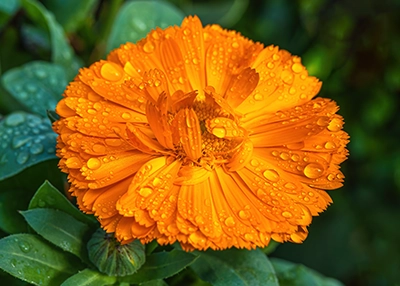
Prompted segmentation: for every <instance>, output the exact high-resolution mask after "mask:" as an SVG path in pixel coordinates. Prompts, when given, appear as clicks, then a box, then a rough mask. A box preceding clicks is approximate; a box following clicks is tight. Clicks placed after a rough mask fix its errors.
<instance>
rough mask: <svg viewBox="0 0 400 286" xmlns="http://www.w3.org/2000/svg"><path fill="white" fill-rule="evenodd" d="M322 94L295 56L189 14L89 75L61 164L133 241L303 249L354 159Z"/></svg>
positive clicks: (77, 87)
mask: <svg viewBox="0 0 400 286" xmlns="http://www.w3.org/2000/svg"><path fill="white" fill-rule="evenodd" d="M320 88H321V82H319V81H318V79H317V78H315V77H311V76H309V75H308V73H307V71H306V69H305V67H304V66H303V65H302V64H301V62H300V58H298V57H296V56H292V55H291V54H290V53H288V52H287V51H284V50H280V49H279V48H278V47H275V46H268V47H263V45H262V44H260V43H254V42H253V41H251V40H249V39H247V38H245V37H243V36H241V35H240V34H239V33H237V32H234V31H227V30H224V29H222V28H221V27H220V26H218V25H211V26H206V27H203V26H202V24H201V22H200V20H199V19H198V18H197V17H188V18H186V19H184V20H183V23H182V25H181V27H169V28H167V29H165V30H161V29H159V28H157V29H155V30H153V31H151V32H150V33H149V34H148V36H147V37H146V38H145V39H142V40H141V41H139V42H138V43H137V44H132V43H127V44H125V45H122V46H121V47H120V48H118V49H116V50H114V51H112V52H111V53H110V54H109V56H108V58H107V60H102V61H99V62H96V63H94V64H93V65H91V66H90V67H89V68H84V69H81V71H80V73H79V75H78V76H77V77H76V78H75V80H74V81H73V82H71V83H70V85H69V86H68V87H67V89H66V91H65V93H64V99H62V100H61V101H60V102H59V104H58V106H57V113H58V114H59V115H60V117H61V119H60V120H58V121H57V122H55V123H54V130H55V131H56V132H57V133H58V134H59V135H60V136H59V137H58V144H57V149H58V150H57V154H58V156H59V157H60V158H61V160H60V164H59V165H60V167H61V169H62V171H64V172H66V173H68V178H69V182H70V183H71V187H70V192H71V194H72V195H74V196H76V198H77V201H78V204H79V207H80V209H81V210H82V211H84V212H86V213H93V214H94V215H95V216H96V217H97V218H98V220H99V221H100V223H101V225H102V227H103V228H104V229H105V230H106V231H107V232H113V233H115V236H116V238H117V239H118V240H120V241H121V242H122V243H128V242H131V241H132V240H134V239H140V240H141V241H142V242H143V243H147V242H149V241H151V240H154V239H157V241H158V242H159V243H160V244H170V243H174V242H175V241H179V243H180V244H181V245H182V247H183V248H184V249H187V250H191V249H200V250H204V249H207V248H212V249H225V248H229V247H238V248H247V249H251V248H255V247H256V246H259V247H264V246H266V245H268V243H269V241H270V240H271V239H273V240H275V241H278V242H283V241H291V242H296V243H300V242H302V241H303V240H304V239H305V238H306V237H307V234H308V231H307V226H308V225H309V224H310V223H311V220H312V217H313V216H316V215H318V213H320V212H322V211H323V210H325V209H326V207H327V206H328V205H329V204H330V203H331V202H332V201H331V198H330V197H329V195H328V194H327V193H326V192H325V191H324V190H332V189H336V188H339V187H340V186H342V181H343V178H344V176H343V174H342V173H341V172H340V171H339V164H340V163H341V162H342V161H344V160H345V159H346V156H347V150H346V149H345V146H346V144H347V142H348V135H347V134H346V133H345V132H344V131H342V125H343V119H342V117H341V116H339V115H337V114H336V112H337V110H338V106H337V105H336V104H335V102H333V101H331V100H329V99H324V98H314V97H315V96H316V94H317V93H318V92H319V90H320Z"/></svg>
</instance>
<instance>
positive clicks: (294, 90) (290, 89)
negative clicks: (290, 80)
mask: <svg viewBox="0 0 400 286" xmlns="http://www.w3.org/2000/svg"><path fill="white" fill-rule="evenodd" d="M289 93H290V94H295V93H296V89H295V88H294V87H293V86H292V87H291V88H289Z"/></svg>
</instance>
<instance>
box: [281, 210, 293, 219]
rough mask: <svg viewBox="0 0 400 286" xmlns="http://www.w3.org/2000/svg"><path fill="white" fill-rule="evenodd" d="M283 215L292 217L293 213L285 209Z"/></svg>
mask: <svg viewBox="0 0 400 286" xmlns="http://www.w3.org/2000/svg"><path fill="white" fill-rule="evenodd" d="M282 216H283V217H285V218H291V217H292V216H293V215H292V213H291V212H288V211H284V212H282Z"/></svg>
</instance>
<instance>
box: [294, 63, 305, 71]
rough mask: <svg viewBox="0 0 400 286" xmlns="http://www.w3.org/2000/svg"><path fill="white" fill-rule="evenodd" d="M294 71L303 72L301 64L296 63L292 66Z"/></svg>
mask: <svg viewBox="0 0 400 286" xmlns="http://www.w3.org/2000/svg"><path fill="white" fill-rule="evenodd" d="M292 71H294V72H295V73H300V72H302V71H303V66H302V65H301V64H299V63H294V64H293V65H292Z"/></svg>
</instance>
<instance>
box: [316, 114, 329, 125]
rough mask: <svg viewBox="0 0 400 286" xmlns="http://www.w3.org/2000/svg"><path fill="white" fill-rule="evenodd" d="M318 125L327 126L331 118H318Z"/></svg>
mask: <svg viewBox="0 0 400 286" xmlns="http://www.w3.org/2000/svg"><path fill="white" fill-rule="evenodd" d="M317 124H318V125H319V126H327V125H328V124H329V117H327V116H321V117H320V118H318V120H317Z"/></svg>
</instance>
